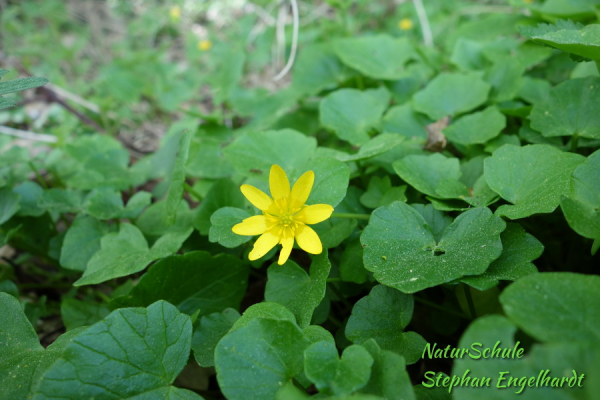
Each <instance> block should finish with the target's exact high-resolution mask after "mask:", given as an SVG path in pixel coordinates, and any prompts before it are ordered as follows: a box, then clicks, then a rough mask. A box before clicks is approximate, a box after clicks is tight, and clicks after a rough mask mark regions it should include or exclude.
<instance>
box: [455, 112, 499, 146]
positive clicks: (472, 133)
mask: <svg viewBox="0 0 600 400" xmlns="http://www.w3.org/2000/svg"><path fill="white" fill-rule="evenodd" d="M505 127H506V117H505V116H504V115H503V114H502V113H501V112H500V111H498V109H497V108H496V107H494V106H490V107H488V108H486V109H484V110H483V111H479V112H475V113H472V114H468V115H466V116H464V117H462V118H460V119H458V120H457V121H455V122H453V123H452V124H451V125H450V126H449V127H447V128H445V129H444V130H443V133H444V135H445V136H446V137H447V138H448V139H449V140H450V141H451V142H454V143H458V144H462V145H465V146H467V145H470V144H477V143H485V142H487V141H488V140H490V139H493V138H495V137H496V136H498V135H499V134H500V132H502V130H503V129H504V128H505Z"/></svg>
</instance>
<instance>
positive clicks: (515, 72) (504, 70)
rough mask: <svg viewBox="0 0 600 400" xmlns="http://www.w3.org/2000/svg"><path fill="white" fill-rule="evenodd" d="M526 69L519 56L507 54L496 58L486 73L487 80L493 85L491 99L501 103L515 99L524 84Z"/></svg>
mask: <svg viewBox="0 0 600 400" xmlns="http://www.w3.org/2000/svg"><path fill="white" fill-rule="evenodd" d="M525 69H526V68H525V65H523V63H522V62H521V60H520V59H519V58H518V56H517V57H511V56H505V57H502V58H499V59H498V60H496V61H495V62H494V65H492V67H491V68H490V69H489V70H487V72H486V74H485V80H486V81H487V82H489V84H490V85H492V90H491V92H490V98H491V100H492V101H494V102H496V103H500V102H503V101H508V100H512V99H514V98H515V96H516V95H517V93H519V89H521V86H523V75H524V74H525Z"/></svg>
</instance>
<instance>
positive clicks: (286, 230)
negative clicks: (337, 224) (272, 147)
mask: <svg viewBox="0 0 600 400" xmlns="http://www.w3.org/2000/svg"><path fill="white" fill-rule="evenodd" d="M314 181H315V174H314V172H313V171H308V172H305V173H304V174H303V175H302V176H301V177H300V178H298V180H297V181H296V183H294V187H293V188H292V189H291V190H290V181H289V180H288V177H287V175H286V174H285V172H284V171H283V169H282V168H281V167H280V166H279V165H273V166H272V167H271V172H270V174H269V189H270V191H271V196H272V198H271V197H269V196H268V195H267V194H266V193H264V192H263V191H261V190H259V189H257V188H255V187H254V186H250V185H242V186H241V188H240V189H241V191H242V193H243V194H244V196H246V198H247V199H248V201H250V203H252V204H253V205H254V206H255V207H256V208H258V209H259V210H261V211H262V212H263V215H255V216H253V217H250V218H246V219H245V220H243V221H242V222H241V223H239V224H237V225H235V226H234V227H233V228H232V231H233V233H235V234H238V235H244V236H254V235H261V236H260V237H259V238H258V240H256V242H255V243H254V248H253V249H252V251H251V252H250V254H249V255H248V258H249V259H250V260H258V259H259V258H261V257H262V256H264V255H265V254H267V253H268V252H269V251H270V250H271V249H272V248H273V247H275V246H276V245H277V244H281V245H282V246H283V248H282V249H281V253H279V260H278V261H277V263H278V264H279V265H282V264H284V263H285V262H286V261H287V259H288V258H289V256H290V253H291V252H292V247H294V239H295V240H296V241H297V242H298V245H299V246H300V248H301V249H302V250H304V251H306V252H307V253H310V254H320V253H321V252H322V251H323V245H322V244H321V239H319V236H318V235H317V233H316V232H315V231H314V230H313V229H312V228H311V227H309V226H308V225H309V224H317V223H319V222H321V221H325V220H326V219H327V218H329V217H330V216H331V213H332V212H333V207H332V206H330V205H329V204H313V205H310V206H309V205H306V204H305V203H306V200H308V196H309V195H310V191H311V190H312V187H313V183H314Z"/></svg>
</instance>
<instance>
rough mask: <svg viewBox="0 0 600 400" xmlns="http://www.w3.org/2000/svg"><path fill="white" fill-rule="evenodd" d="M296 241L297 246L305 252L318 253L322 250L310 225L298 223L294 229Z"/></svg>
mask: <svg viewBox="0 0 600 400" xmlns="http://www.w3.org/2000/svg"><path fill="white" fill-rule="evenodd" d="M296 241H298V246H300V248H301V249H302V250H304V251H306V252H307V253H310V254H320V253H321V252H322V251H323V245H322V244H321V239H319V235H317V232H315V231H314V230H313V229H312V228H311V227H310V226H307V225H300V227H298V229H296Z"/></svg>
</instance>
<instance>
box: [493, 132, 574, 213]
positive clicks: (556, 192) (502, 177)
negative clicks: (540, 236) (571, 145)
mask: <svg viewBox="0 0 600 400" xmlns="http://www.w3.org/2000/svg"><path fill="white" fill-rule="evenodd" d="M584 160H585V158H584V157H582V156H580V155H579V154H573V153H565V152H562V151H560V150H558V149H556V148H555V147H552V146H550V145H544V144H534V145H528V146H524V147H517V146H512V145H505V146H502V147H501V148H499V149H498V150H496V151H494V154H493V155H492V157H489V158H487V159H486V160H485V162H484V175H485V180H486V182H487V184H488V185H489V187H490V188H491V189H492V190H493V191H495V192H496V193H498V194H499V195H500V196H501V197H502V198H503V199H505V200H507V201H509V202H510V203H512V204H513V205H502V206H500V207H498V209H497V210H496V214H497V215H499V216H506V217H508V218H510V219H519V218H525V217H528V216H530V215H533V214H538V213H550V212H552V211H554V210H555V209H556V207H558V204H559V202H560V198H561V196H562V195H566V194H568V191H569V179H570V176H571V173H572V172H573V170H574V169H575V168H576V167H577V166H578V165H579V164H581V163H582V162H583V161H584Z"/></svg>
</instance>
